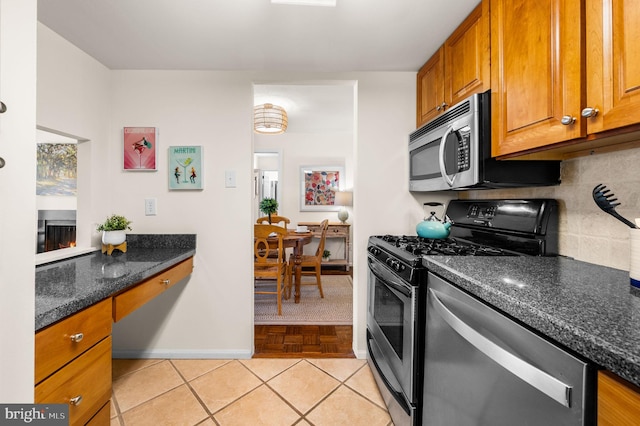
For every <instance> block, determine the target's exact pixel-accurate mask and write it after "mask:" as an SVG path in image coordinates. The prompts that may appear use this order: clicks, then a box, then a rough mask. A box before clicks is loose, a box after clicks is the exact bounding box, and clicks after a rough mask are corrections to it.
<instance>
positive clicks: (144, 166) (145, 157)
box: [122, 127, 158, 171]
mask: <svg viewBox="0 0 640 426" xmlns="http://www.w3.org/2000/svg"><path fill="white" fill-rule="evenodd" d="M123 136H124V137H123V146H122V164H123V169H124V170H125V171H156V170H158V161H157V157H158V129H157V128H155V127H125V128H124V135H123Z"/></svg>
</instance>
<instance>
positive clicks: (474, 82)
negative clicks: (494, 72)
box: [444, 0, 491, 105]
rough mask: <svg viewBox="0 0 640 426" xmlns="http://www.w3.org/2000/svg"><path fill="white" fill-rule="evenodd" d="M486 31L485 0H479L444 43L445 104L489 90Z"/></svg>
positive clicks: (487, 3)
mask: <svg viewBox="0 0 640 426" xmlns="http://www.w3.org/2000/svg"><path fill="white" fill-rule="evenodd" d="M489 32H490V30H489V0H483V1H482V3H480V4H479V5H478V6H477V7H476V8H475V9H474V10H473V12H471V13H470V14H469V16H468V17H467V18H466V19H465V20H464V22H463V23H462V24H461V25H460V26H459V27H458V28H457V29H456V30H455V31H454V32H453V34H451V36H450V37H449V38H448V39H447V41H446V42H445V43H444V58H445V60H444V72H445V85H444V91H445V98H444V99H445V102H446V103H448V104H449V105H455V104H457V103H458V102H460V101H462V100H464V99H466V98H468V97H469V96H471V95H473V94H475V93H482V92H484V91H486V90H487V89H489V82H490V79H491V77H490V64H489V59H490V46H489V45H490V43H489Z"/></svg>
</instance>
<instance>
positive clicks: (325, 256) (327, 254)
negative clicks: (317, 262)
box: [322, 250, 331, 261]
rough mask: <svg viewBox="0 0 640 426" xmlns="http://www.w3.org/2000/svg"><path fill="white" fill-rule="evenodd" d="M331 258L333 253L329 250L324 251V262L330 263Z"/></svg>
mask: <svg viewBox="0 0 640 426" xmlns="http://www.w3.org/2000/svg"><path fill="white" fill-rule="evenodd" d="M329 258H331V252H330V251H329V250H325V251H323V252H322V260H324V261H329Z"/></svg>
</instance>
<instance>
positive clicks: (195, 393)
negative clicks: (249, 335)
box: [168, 360, 228, 425]
mask: <svg viewBox="0 0 640 426" xmlns="http://www.w3.org/2000/svg"><path fill="white" fill-rule="evenodd" d="M168 361H169V364H171V366H172V367H173V368H174V370H176V372H177V373H178V375H179V376H180V378H181V379H182V381H184V384H185V385H186V386H187V388H188V389H189V391H191V394H192V395H193V396H194V397H195V399H196V400H197V401H198V402H199V403H200V405H201V406H202V408H204V411H205V412H206V413H207V418H205V419H203V420H202V422H204V421H206V420H207V419H211V420H213V422H214V423H215V424H216V425H219V423H218V422H217V421H216V419H215V418H214V417H213V413H212V412H211V411H210V410H209V407H207V404H205V403H204V401H203V400H202V398H200V395H198V393H197V392H196V390H195V389H194V388H193V387H191V383H189V381H188V380H187V379H186V378H185V377H184V375H183V374H182V372H181V371H180V370H179V369H178V367H176V366H175V365H174V363H173V361H172V360H168ZM227 364H228V362H227V363H224V364H222V365H221V366H220V367H222V366H224V365H227ZM218 368H219V367H218ZM218 368H214V369H213V370H210V371H207V373H210V372H211V371H215V370H217V369H218ZM207 373H204V374H201V375H200V376H198V377H202V376H204V375H205V374H207ZM198 377H194V378H193V379H192V380H195V379H197V378H198ZM202 422H200V423H202ZM200 423H198V424H200Z"/></svg>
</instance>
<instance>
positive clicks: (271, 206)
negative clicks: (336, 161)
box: [260, 198, 278, 223]
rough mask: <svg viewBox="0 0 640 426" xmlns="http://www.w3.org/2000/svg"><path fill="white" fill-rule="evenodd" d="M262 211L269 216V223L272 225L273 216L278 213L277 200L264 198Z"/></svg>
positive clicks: (261, 206) (261, 202) (261, 203)
mask: <svg viewBox="0 0 640 426" xmlns="http://www.w3.org/2000/svg"><path fill="white" fill-rule="evenodd" d="M260 211H261V212H262V213H264V214H266V215H267V216H269V223H271V215H272V214H273V213H277V212H278V202H277V201H276V200H275V198H263V199H262V201H260Z"/></svg>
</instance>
